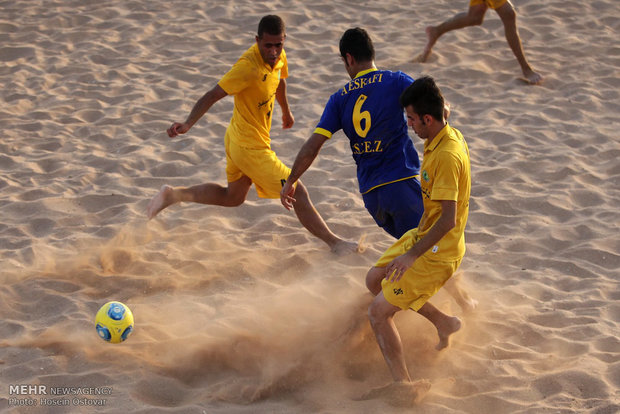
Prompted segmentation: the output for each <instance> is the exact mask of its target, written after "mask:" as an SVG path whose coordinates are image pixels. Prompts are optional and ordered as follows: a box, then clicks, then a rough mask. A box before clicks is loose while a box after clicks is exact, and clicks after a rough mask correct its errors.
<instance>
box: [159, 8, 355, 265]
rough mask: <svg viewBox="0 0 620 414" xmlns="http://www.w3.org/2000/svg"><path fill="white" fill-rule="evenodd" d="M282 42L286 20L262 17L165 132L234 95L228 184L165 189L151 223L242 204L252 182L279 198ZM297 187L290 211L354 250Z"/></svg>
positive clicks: (284, 171) (262, 193) (285, 110)
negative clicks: (183, 209)
mask: <svg viewBox="0 0 620 414" xmlns="http://www.w3.org/2000/svg"><path fill="white" fill-rule="evenodd" d="M285 38H286V32H285V27H284V22H283V21H282V19H281V18H280V17H278V16H274V15H269V16H265V17H263V18H262V19H261V21H260V23H259V25H258V34H257V35H256V43H255V44H254V45H253V46H252V47H250V48H249V49H248V50H247V51H246V52H245V53H244V54H243V55H242V56H241V58H240V59H239V60H238V61H237V63H235V65H234V66H233V67H232V68H231V69H230V70H229V71H228V73H226V74H225V75H224V77H223V78H222V79H221V80H220V81H219V82H218V83H217V85H215V86H214V87H213V88H212V89H211V90H209V91H208V92H207V93H206V94H205V95H204V96H203V97H202V98H200V99H199V100H198V102H196V104H195V105H194V108H193V109H192V111H191V113H190V114H189V116H188V117H187V119H186V120H185V122H182V123H179V122H175V123H173V124H172V125H171V126H170V128H168V135H169V136H170V137H176V136H177V135H179V134H185V133H186V132H188V131H189V130H190V128H191V127H192V126H193V125H194V124H195V123H196V122H198V120H199V119H200V118H201V117H202V116H203V115H204V114H205V113H206V112H207V111H208V110H209V109H210V108H211V106H212V105H213V104H214V103H215V102H217V101H219V100H220V99H222V98H224V97H225V96H227V95H234V96H235V105H234V110H233V116H232V119H231V121H230V125H229V127H228V129H227V130H226V136H225V138H224V144H225V147H226V176H227V179H228V186H227V187H222V186H220V185H218V184H215V183H207V184H201V185H196V186H193V187H189V188H173V187H170V186H167V185H166V186H163V187H162V189H161V190H160V192H159V193H158V194H157V195H156V196H155V197H153V199H152V200H151V201H150V203H149V205H148V207H147V214H148V217H149V219H151V218H153V217H155V215H157V214H158V213H159V212H160V211H161V210H163V209H165V208H166V207H168V206H170V205H172V204H175V203H178V202H181V201H186V202H194V203H201V204H214V205H220V206H227V207H235V206H239V205H241V204H242V203H243V202H244V201H245V199H246V197H247V194H248V191H249V190H250V187H251V186H252V183H254V185H255V186H256V192H257V193H258V196H259V197H262V198H278V197H279V195H280V189H281V188H282V182H283V181H284V180H285V179H286V178H287V177H288V176H289V173H290V169H289V168H288V167H287V166H285V165H284V164H283V163H282V162H281V161H280V159H278V157H277V156H276V154H275V152H273V150H272V149H271V139H270V136H269V132H270V129H271V119H272V115H273V109H274V108H273V105H274V101H276V100H277V101H278V104H279V105H280V107H281V108H282V126H283V128H285V129H286V128H290V127H292V126H293V123H294V118H293V114H292V113H291V110H290V108H289V105H288V99H287V95H286V80H285V79H286V78H287V77H288V63H287V59H286V53H285V52H284V40H285ZM297 184H298V185H297V199H296V201H295V202H294V203H293V207H294V209H295V214H296V215H297V217H298V218H299V221H300V222H301V224H302V225H303V226H304V227H305V228H306V229H308V231H310V233H312V234H313V235H315V236H317V237H318V238H320V239H321V240H322V241H324V242H325V243H326V244H327V245H329V246H330V247H331V249H332V251H334V252H336V253H346V252H351V251H354V250H356V249H357V243H353V242H348V241H345V240H342V239H341V238H339V237H338V236H336V235H335V234H334V233H332V232H331V230H330V229H329V228H328V227H327V225H326V224H325V222H324V221H323V219H322V218H321V216H320V215H319V213H318V212H317V211H316V209H315V208H314V206H313V205H312V201H311V200H310V197H309V195H308V192H307V190H306V188H305V187H304V185H303V184H302V183H301V182H299V183H297Z"/></svg>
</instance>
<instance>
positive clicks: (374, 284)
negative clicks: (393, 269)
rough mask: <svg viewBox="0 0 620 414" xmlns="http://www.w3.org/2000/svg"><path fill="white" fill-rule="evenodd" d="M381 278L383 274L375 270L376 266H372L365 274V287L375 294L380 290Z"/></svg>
mask: <svg viewBox="0 0 620 414" xmlns="http://www.w3.org/2000/svg"><path fill="white" fill-rule="evenodd" d="M381 279H383V275H382V274H381V273H379V272H377V268H375V267H373V268H372V269H370V270H369V271H368V273H367V274H366V287H367V288H368V290H369V291H370V293H372V294H373V295H374V296H377V295H378V294H379V292H381Z"/></svg>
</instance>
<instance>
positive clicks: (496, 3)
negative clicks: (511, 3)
mask: <svg viewBox="0 0 620 414" xmlns="http://www.w3.org/2000/svg"><path fill="white" fill-rule="evenodd" d="M507 1H508V0H469V7H471V6H478V5H480V4H486V5H487V6H489V7H490V8H492V9H493V10H497V9H499V8H500V7H502V6H503V5H504V3H506V2H507Z"/></svg>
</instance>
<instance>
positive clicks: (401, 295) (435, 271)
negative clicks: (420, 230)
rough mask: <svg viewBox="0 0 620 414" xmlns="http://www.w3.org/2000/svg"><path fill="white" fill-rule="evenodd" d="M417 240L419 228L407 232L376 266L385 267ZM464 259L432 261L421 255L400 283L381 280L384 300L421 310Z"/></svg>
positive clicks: (400, 306)
mask: <svg viewBox="0 0 620 414" xmlns="http://www.w3.org/2000/svg"><path fill="white" fill-rule="evenodd" d="M416 241H417V229H413V230H410V231H408V232H407V233H405V234H404V235H403V236H402V237H401V238H400V239H399V240H398V241H396V243H394V244H393V245H392V246H391V247H390V248H389V249H387V250H386V251H385V253H383V256H381V258H379V260H378V261H377V263H376V264H375V266H376V267H385V266H387V265H388V264H389V263H390V262H391V261H392V260H394V259H395V258H397V257H398V256H400V255H402V254H403V253H405V252H407V251H409V250H410V249H411V248H412V247H413V244H414V243H415V242H416ZM460 264H461V259H458V260H456V261H453V262H442V261H435V260H429V259H427V258H426V256H422V257H419V258H418V259H417V260H416V261H415V262H414V263H413V266H411V267H410V268H409V269H407V271H406V272H405V274H404V275H403V276H402V277H401V279H400V280H399V281H397V282H388V281H387V279H383V280H382V281H381V288H382V291H383V296H384V297H385V299H386V300H387V301H388V302H389V303H391V304H392V305H394V306H398V307H399V308H401V309H409V308H411V309H413V310H414V311H417V310H419V309H420V308H421V307H422V306H423V305H424V304H425V303H426V302H427V301H428V300H429V299H430V298H431V296H433V295H434V294H435V293H437V291H438V290H439V289H441V287H442V286H443V285H444V284H445V283H446V282H447V281H448V279H450V276H452V275H453V274H454V272H456V269H458V267H459V265H460Z"/></svg>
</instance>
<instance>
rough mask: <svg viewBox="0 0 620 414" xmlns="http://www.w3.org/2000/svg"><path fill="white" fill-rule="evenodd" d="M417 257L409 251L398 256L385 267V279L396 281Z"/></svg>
mask: <svg viewBox="0 0 620 414" xmlns="http://www.w3.org/2000/svg"><path fill="white" fill-rule="evenodd" d="M417 258H418V257H417V256H415V255H414V254H412V253H411V251H408V252H407V253H405V254H402V255H400V256H398V257H397V258H396V259H394V260H392V261H391V262H390V263H389V264H388V265H387V266H386V267H385V279H386V280H387V281H388V282H398V281H399V280H400V278H401V277H403V275H404V274H405V272H406V271H407V269H409V268H410V267H411V266H413V263H414V262H415V261H416V259H417Z"/></svg>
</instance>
